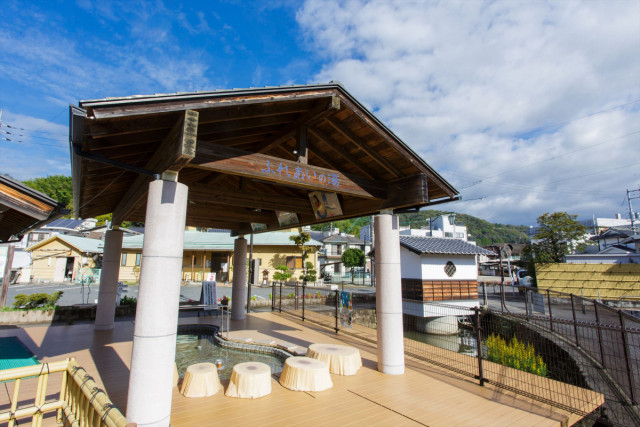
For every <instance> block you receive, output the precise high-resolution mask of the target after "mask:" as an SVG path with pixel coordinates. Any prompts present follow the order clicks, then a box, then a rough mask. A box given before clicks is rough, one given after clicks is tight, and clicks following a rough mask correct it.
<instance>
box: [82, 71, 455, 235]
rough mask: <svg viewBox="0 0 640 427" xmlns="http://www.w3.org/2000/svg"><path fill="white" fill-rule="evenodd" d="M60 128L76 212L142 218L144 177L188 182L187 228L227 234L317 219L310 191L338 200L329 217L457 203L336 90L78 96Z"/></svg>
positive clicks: (442, 184)
mask: <svg viewBox="0 0 640 427" xmlns="http://www.w3.org/2000/svg"><path fill="white" fill-rule="evenodd" d="M70 121H71V123H70V142H71V150H72V155H71V157H72V170H73V187H74V209H75V215H76V216H77V217H92V216H96V215H101V214H105V213H109V212H113V214H114V215H113V220H114V224H119V223H120V222H122V221H123V220H131V221H144V217H145V207H146V192H147V188H148V182H149V181H150V180H151V179H153V176H152V175H153V174H154V173H155V174H163V173H165V174H169V175H171V174H175V173H178V175H177V177H178V178H177V179H178V181H180V182H182V183H184V184H186V185H187V186H188V187H189V205H188V208H187V225H193V226H199V227H215V228H227V229H231V230H234V231H236V232H237V233H248V232H250V231H251V225H250V224H251V223H259V224H266V225H267V227H268V230H275V229H279V228H288V227H281V226H280V225H279V223H278V221H277V217H276V214H275V211H284V212H292V213H296V214H297V216H298V219H299V223H300V225H305V224H313V223H318V222H323V220H317V219H316V217H315V215H314V212H313V209H312V206H311V203H310V200H309V192H310V191H316V190H319V191H325V192H331V193H337V194H338V199H339V202H340V205H341V208H342V211H343V215H342V216H340V217H334V218H331V220H336V219H343V218H353V217H359V216H364V215H370V214H374V213H377V212H379V211H380V210H383V209H395V210H398V209H407V208H419V207H423V206H428V205H431V204H436V203H443V202H447V201H451V200H454V199H456V198H457V196H458V192H457V191H456V189H455V188H453V187H452V186H451V185H450V184H449V183H448V182H447V181H446V180H444V179H443V178H442V177H441V176H440V175H439V174H438V173H437V172H436V171H435V170H433V169H432V168H431V167H430V166H429V165H428V164H427V163H426V162H425V161H424V160H422V159H421V158H420V157H419V156H418V155H417V154H416V153H414V152H413V151H412V150H411V149H410V148H409V147H408V146H407V145H406V144H404V143H403V142H402V141H401V140H400V139H399V138H398V137H397V136H396V135H394V134H393V133H392V132H391V131H390V130H389V129H388V128H387V127H385V126H384V125H383V124H382V123H381V122H380V121H379V120H378V119H376V117H374V116H373V114H371V113H370V112H369V111H367V110H366V109H365V108H364V107H363V106H362V105H361V104H360V103H359V102H358V101H357V100H356V99H355V98H353V97H352V96H351V95H350V94H349V93H348V92H347V91H346V90H345V89H344V88H343V87H342V86H341V85H340V84H338V83H329V84H321V85H305V86H286V87H271V88H259V89H242V90H238V89H234V90H225V91H214V92H195V93H178V94H170V95H154V96H134V97H124V98H108V99H102V100H91V101H80V103H79V108H78V107H71V114H70ZM165 176H166V175H165ZM156 177H157V176H156ZM328 220H329V219H326V220H324V221H328Z"/></svg>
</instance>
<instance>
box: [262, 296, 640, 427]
mask: <svg viewBox="0 0 640 427" xmlns="http://www.w3.org/2000/svg"><path fill="white" fill-rule="evenodd" d="M534 294H535V295H534ZM541 296H542V302H541V301H540V297H541ZM483 301H486V302H487V304H485V307H482V308H478V307H461V306H459V305H451V304H439V303H428V304H426V305H425V304H423V303H422V302H419V301H411V300H405V301H404V305H405V307H404V311H405V315H404V336H405V354H406V356H408V357H413V358H416V359H420V360H423V361H426V362H428V363H432V364H434V365H437V366H440V367H443V368H446V369H448V370H451V371H454V372H457V373H459V374H462V375H465V376H467V377H470V378H474V379H476V380H477V381H478V383H479V384H484V383H486V382H489V383H491V384H493V385H495V386H498V387H502V388H505V389H508V390H511V391H514V392H516V393H519V394H522V395H525V396H528V397H531V398H533V399H536V400H539V401H542V402H545V403H548V404H551V405H554V406H556V407H559V408H562V409H565V410H568V411H571V412H573V413H575V414H578V415H579V416H582V417H588V418H590V419H592V420H594V421H598V422H600V423H603V424H609V425H620V426H627V425H637V424H640V415H639V411H638V402H637V398H638V393H639V390H638V384H640V378H639V377H638V375H639V374H638V372H639V368H640V328H639V327H638V326H639V323H640V322H639V320H638V319H637V318H635V317H633V316H630V315H628V314H626V313H624V312H621V311H619V310H617V309H615V308H612V307H609V306H608V305H606V304H603V303H600V302H597V301H595V302H594V301H590V300H585V299H583V298H579V297H576V296H570V295H563V294H559V293H553V292H548V293H545V294H542V295H541V294H537V293H530V292H529V293H527V292H523V293H522V294H520V293H519V292H518V290H517V289H515V292H509V290H507V291H506V292H505V291H504V289H500V287H499V286H498V288H497V289H496V291H495V292H493V289H492V288H485V287H482V289H481V293H480V302H481V303H482V302H483ZM541 305H543V306H544V311H542V309H541ZM375 307H376V302H375V291H374V290H372V289H371V288H368V289H363V290H362V291H348V292H344V293H343V292H341V291H340V290H335V289H329V288H317V287H310V286H302V285H293V286H281V285H274V286H273V288H272V310H279V311H282V312H287V313H289V314H291V315H294V316H297V317H299V318H301V319H303V320H309V321H313V322H316V323H321V324H323V325H325V326H327V327H330V328H332V329H334V330H335V331H336V332H339V331H340V332H341V333H351V334H356V335H360V336H361V337H363V338H365V339H367V334H364V335H363V334H362V333H361V332H362V331H364V330H367V329H368V330H369V334H368V337H369V339H372V340H373V339H374V338H373V335H375V332H374V331H371V329H375V328H376V325H377V323H376V317H375ZM407 313H413V315H412V314H407ZM550 313H551V315H550ZM363 328H364V329H363Z"/></svg>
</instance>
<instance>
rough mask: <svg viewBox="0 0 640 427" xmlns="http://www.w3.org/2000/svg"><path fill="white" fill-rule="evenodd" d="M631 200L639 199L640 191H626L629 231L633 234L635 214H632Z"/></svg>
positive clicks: (634, 231) (634, 230)
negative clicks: (629, 220)
mask: <svg viewBox="0 0 640 427" xmlns="http://www.w3.org/2000/svg"><path fill="white" fill-rule="evenodd" d="M631 199H640V189H637V190H628V189H627V201H628V202H629V219H631V231H632V232H633V233H634V234H635V233H636V232H637V231H636V218H635V217H636V214H635V212H633V207H632V206H631Z"/></svg>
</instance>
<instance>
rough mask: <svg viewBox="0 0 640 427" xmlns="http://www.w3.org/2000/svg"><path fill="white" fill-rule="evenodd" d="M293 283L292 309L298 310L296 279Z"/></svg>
mask: <svg viewBox="0 0 640 427" xmlns="http://www.w3.org/2000/svg"><path fill="white" fill-rule="evenodd" d="M303 274H304V273H303ZM295 283H296V284H295V287H294V289H295V295H294V296H293V301H294V302H293V309H294V310H296V311H297V310H298V281H297V280H296V282H295Z"/></svg>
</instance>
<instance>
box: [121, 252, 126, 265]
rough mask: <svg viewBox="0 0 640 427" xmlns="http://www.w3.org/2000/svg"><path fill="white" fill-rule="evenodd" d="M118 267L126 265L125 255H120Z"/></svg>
mask: <svg viewBox="0 0 640 427" xmlns="http://www.w3.org/2000/svg"><path fill="white" fill-rule="evenodd" d="M120 265H121V266H123V267H124V266H125V265H127V254H122V257H121V258H120Z"/></svg>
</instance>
